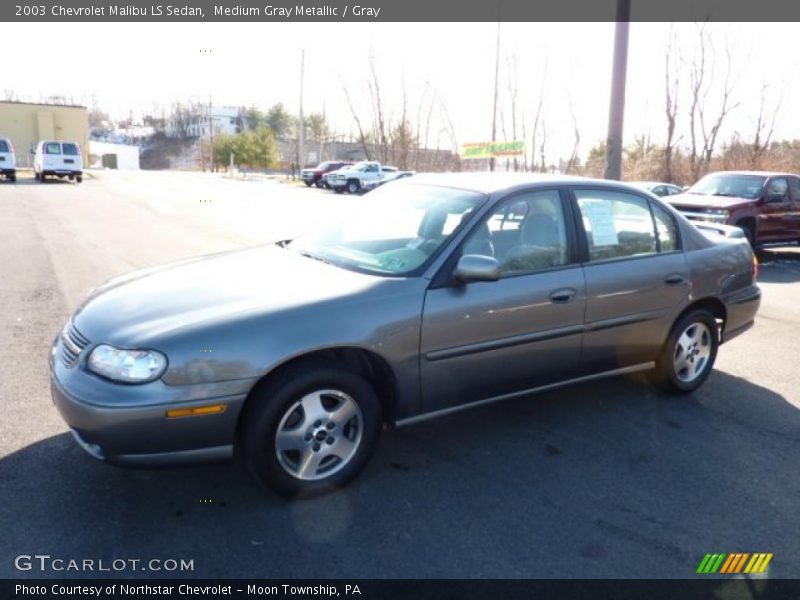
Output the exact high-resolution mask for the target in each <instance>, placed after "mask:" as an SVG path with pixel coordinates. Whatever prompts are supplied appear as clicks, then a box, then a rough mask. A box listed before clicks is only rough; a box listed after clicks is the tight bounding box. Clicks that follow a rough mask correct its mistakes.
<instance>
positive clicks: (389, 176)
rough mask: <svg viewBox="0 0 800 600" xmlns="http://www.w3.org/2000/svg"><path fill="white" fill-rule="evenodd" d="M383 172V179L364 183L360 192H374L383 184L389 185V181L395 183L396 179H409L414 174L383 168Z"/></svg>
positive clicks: (412, 172) (392, 168) (393, 168)
mask: <svg viewBox="0 0 800 600" xmlns="http://www.w3.org/2000/svg"><path fill="white" fill-rule="evenodd" d="M383 171H384V176H383V178H381V179H373V180H370V181H365V182H364V183H363V184H362V186H361V190H362V191H364V192H368V191H370V190H374V189H375V188H376V187H379V186H382V185H384V184H385V183H389V182H390V181H397V180H398V179H404V178H406V177H411V176H412V175H413V174H414V171H400V170H398V169H396V168H395V167H383Z"/></svg>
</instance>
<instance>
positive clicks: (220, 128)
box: [165, 106, 241, 138]
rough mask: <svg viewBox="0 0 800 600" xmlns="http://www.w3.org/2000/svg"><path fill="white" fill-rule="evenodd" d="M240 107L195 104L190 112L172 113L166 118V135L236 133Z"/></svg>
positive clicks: (208, 135) (189, 135) (196, 135)
mask: <svg viewBox="0 0 800 600" xmlns="http://www.w3.org/2000/svg"><path fill="white" fill-rule="evenodd" d="M240 112H241V109H240V108H239V107H236V106H211V107H208V106H197V107H195V108H194V109H193V113H192V114H186V113H183V114H181V115H180V116H178V115H175V114H173V115H172V116H170V117H169V119H167V123H166V127H165V133H166V134H167V136H168V137H184V136H187V137H201V138H202V137H210V136H211V134H212V128H213V134H214V135H219V134H223V133H237V132H238V127H239V122H240V121H239V117H240Z"/></svg>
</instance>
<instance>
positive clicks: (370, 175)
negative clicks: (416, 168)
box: [327, 160, 397, 194]
mask: <svg viewBox="0 0 800 600" xmlns="http://www.w3.org/2000/svg"><path fill="white" fill-rule="evenodd" d="M395 173H397V168H396V167H387V166H383V165H381V164H380V163H379V162H375V161H368V160H365V161H361V162H357V163H356V164H354V165H352V166H350V167H347V168H344V169H339V170H338V171H336V172H334V173H331V174H330V175H329V176H328V178H327V181H328V185H329V186H330V187H331V188H332V189H333V191H334V192H336V193H337V194H341V193H342V192H344V191H347V192H348V193H350V194H358V193H361V192H364V191H366V190H369V189H371V188H373V187H375V186H376V185H377V184H378V183H379V182H381V181H383V180H385V179H387V178H388V177H391V176H392V174H395Z"/></svg>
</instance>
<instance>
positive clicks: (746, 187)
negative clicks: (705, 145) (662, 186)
mask: <svg viewBox="0 0 800 600" xmlns="http://www.w3.org/2000/svg"><path fill="white" fill-rule="evenodd" d="M666 200H667V202H669V203H670V204H671V205H672V206H674V207H675V208H676V209H677V210H679V211H680V212H681V213H682V214H683V215H684V216H685V217H687V218H689V219H692V220H695V221H708V222H712V223H724V224H727V225H736V226H737V227H741V228H742V229H743V230H744V233H745V235H746V236H747V239H748V241H749V242H750V244H751V245H752V246H753V247H755V246H758V245H762V244H773V243H781V242H795V241H800V177H798V176H797V175H793V174H791V173H772V172H768V171H720V172H718V173H709V174H708V175H706V176H705V177H703V178H702V179H701V180H700V181H698V182H697V183H695V184H694V185H693V186H692V187H690V188H689V189H688V190H686V192H685V193H683V194H678V195H676V196H669V197H667V198H666Z"/></svg>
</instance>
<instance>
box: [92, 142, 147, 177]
mask: <svg viewBox="0 0 800 600" xmlns="http://www.w3.org/2000/svg"><path fill="white" fill-rule="evenodd" d="M89 164H90V166H91V168H93V169H121V170H138V169H139V146H131V145H128V144H111V143H109V142H97V141H95V140H89Z"/></svg>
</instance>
